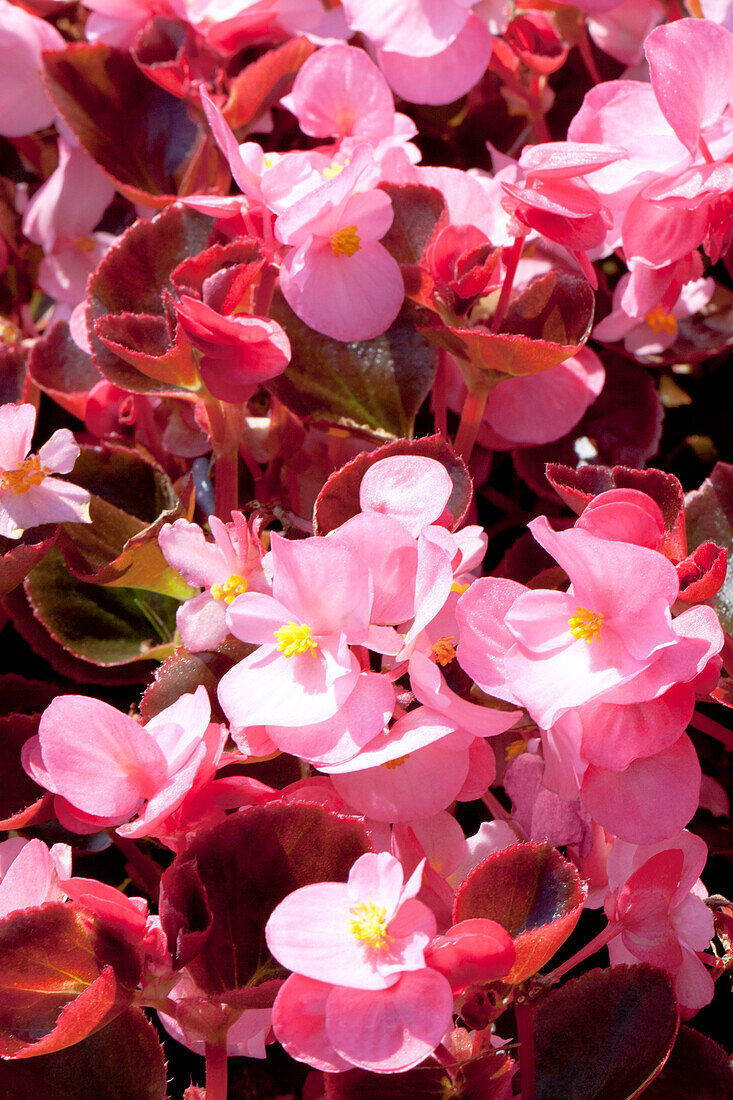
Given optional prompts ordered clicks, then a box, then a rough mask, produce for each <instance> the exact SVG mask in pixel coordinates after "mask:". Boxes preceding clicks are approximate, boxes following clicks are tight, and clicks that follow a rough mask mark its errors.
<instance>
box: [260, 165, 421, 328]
mask: <svg viewBox="0 0 733 1100" xmlns="http://www.w3.org/2000/svg"><path fill="white" fill-rule="evenodd" d="M373 156H374V154H373V152H372V150H371V148H370V146H368V145H359V146H357V148H356V149H355V150H354V152H353V154H352V156H351V159H350V161H349V163H348V164H347V165H346V166H345V167H343V168H342V169H340V170H338V171H336V174H335V175H333V177H332V178H331V179H326V180H325V181H324V182H323V183H322V184H321V185H320V186H319V187H317V188H316V189H315V190H314V191H311V192H310V193H308V194H306V195H305V196H304V197H303V198H301V199H299V200H298V201H297V202H295V203H293V205H292V206H290V207H288V209H287V210H286V211H285V212H284V213H282V214H280V216H279V217H278V219H277V221H276V222H275V234H276V236H277V238H278V240H280V241H281V242H282V243H283V244H285V245H291V246H292V247H291V249H290V251H289V252H288V254H287V255H286V256H285V259H284V260H283V262H282V266H281V267H280V287H281V290H282V292H283V294H284V296H285V298H286V299H287V302H288V304H289V305H290V307H291V309H292V310H293V311H294V312H295V313H297V315H298V316H299V317H300V318H301V320H303V321H305V322H306V324H308V325H310V327H311V328H314V329H315V330H316V332H322V333H324V334H325V335H326V336H331V337H333V338H334V339H336V340H369V339H371V338H373V337H375V336H381V334H382V333H383V332H385V331H386V330H387V329H388V328H389V326H390V325H391V324H392V322H393V321H394V320H395V318H396V317H397V314H398V313H399V311H400V308H401V306H402V302H403V299H404V293H405V291H404V283H403V281H402V274H401V272H400V267H399V264H398V263H397V261H396V260H395V259H394V257H393V256H392V255H391V254H390V253H389V252H388V251H387V249H386V248H385V247H384V246H383V245H381V244H379V240H380V238H381V237H383V236H384V234H385V233H386V232H387V230H388V229H389V227H390V225H391V224H392V217H393V211H392V203H391V201H390V198H389V196H388V195H387V194H386V193H385V192H384V191H379V190H376V189H374V188H369V189H367V190H361V191H359V190H358V186H359V183H360V181H361V180H362V177H364V176H365V175H366V174H368V173H369V172H370V171H371V167H372V163H373Z"/></svg>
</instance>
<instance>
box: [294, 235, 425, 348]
mask: <svg viewBox="0 0 733 1100" xmlns="http://www.w3.org/2000/svg"><path fill="white" fill-rule="evenodd" d="M280 288H281V290H282V292H283V294H284V296H285V298H286V299H287V302H288V305H289V306H290V308H291V309H292V310H293V312H294V313H297V315H298V317H300V319H301V320H302V321H305V323H306V324H307V325H310V327H311V328H313V329H315V330H316V332H322V333H323V334H324V335H325V336H331V337H332V338H333V339H334V340H343V341H352V340H371V339H373V338H375V337H377V336H381V335H382V334H383V333H384V332H386V331H387V329H388V328H389V326H390V325H391V324H392V322H393V321H394V320H395V318H396V317H397V314H398V313H399V311H400V308H401V306H402V302H403V299H404V296H405V287H404V283H403V281H402V273H401V271H400V266H399V264H398V263H397V261H396V260H395V259H394V257H393V256H391V255H390V253H389V252H387V249H386V248H384V247H383V246H382V245H381V244H379V243H378V242H377V241H365V242H364V243H363V244H362V245H361V247H360V248H359V250H358V252H355V253H354V254H353V255H352V256H346V255H344V254H339V255H334V254H333V252H332V250H331V245H330V243H329V242H328V241H323V242H319V243H313V244H312V245H311V247H310V248H308V249H307V251H303V250H301V249H297V250H296V251H293V252H291V253H289V255H288V256H286V258H285V260H284V261H283V264H282V266H281V268H280Z"/></svg>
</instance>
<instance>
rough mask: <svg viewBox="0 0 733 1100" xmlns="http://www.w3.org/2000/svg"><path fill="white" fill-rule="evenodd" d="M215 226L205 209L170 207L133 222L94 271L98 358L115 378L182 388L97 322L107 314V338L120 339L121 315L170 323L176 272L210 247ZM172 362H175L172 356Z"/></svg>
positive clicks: (149, 389)
mask: <svg viewBox="0 0 733 1100" xmlns="http://www.w3.org/2000/svg"><path fill="white" fill-rule="evenodd" d="M213 226H214V222H213V220H212V219H211V218H208V217H206V216H205V215H204V214H199V213H197V212H196V211H194V210H189V209H188V208H187V207H183V206H170V207H169V208H168V209H167V210H164V211H163V212H162V213H161V214H158V215H157V216H156V217H155V218H153V219H152V221H138V222H136V223H135V224H134V225H132V226H130V228H129V229H128V230H126V231H125V232H124V233H123V234H122V236H121V237H120V238H119V240H118V241H117V242H116V243H115V244H114V245H113V246H112V248H110V250H109V252H108V253H107V255H106V256H105V257H104V259H103V260H102V262H101V263H100V265H99V267H98V268H97V270H96V271H95V272H94V274H93V275H92V276H91V278H90V280H89V284H88V287H87V313H86V319H87V330H88V333H89V340H90V343H91V347H92V355H93V356H94V361H95V363H96V364H97V366H98V367H99V369H100V370H101V372H102V374H103V375H104V376H105V377H106V378H108V379H109V380H110V381H111V382H114V383H115V384H116V385H118V386H121V387H122V388H123V389H126V390H131V391H132V392H133V393H171V392H173V393H175V392H177V391H176V386H175V385H174V386H171V384H170V383H169V382H166V381H161V380H160V379H156V378H155V377H152V376H150V375H148V374H145V373H143V372H142V371H141V370H140V369H138V367H136V366H133V365H132V364H131V363H130V362H128V361H127V360H126V359H124V358H121V357H120V356H119V355H117V354H116V353H115V351H114V350H113V349H112V348H110V347H109V346H108V345H107V344H105V343H104V341H103V340H102V339H100V337H99V335H98V333H97V331H96V325H97V322H101V320H102V319H103V318H104V319H105V324H106V325H107V328H106V329H105V328H104V327H103V331H105V332H107V333H108V336H107V339H108V340H109V341H110V343H112V344H115V343H118V344H119V343H120V337H121V335H122V332H121V329H120V325H121V324H123V321H122V320H121V318H123V317H124V316H125V315H131V316H139V315H145V316H147V317H149V318H153V317H157V318H159V322H155V323H156V325H158V326H160V325H161V324H165V320H166V316H167V314H166V307H165V302H164V298H165V295H166V294H172V292H173V285H172V283H171V278H170V276H171V272H173V271H174V270H175V269H176V267H178V265H179V264H180V263H181V262H182V261H183V260H186V259H188V258H189V257H190V256H195V255H197V254H198V253H199V252H201V251H202V250H203V249H205V248H206V247H207V246H208V244H209V237H210V236H211V230H212V229H213ZM135 331H136V332H137V330H135ZM112 335H114V339H112ZM137 336H140V333H137ZM130 339H132V336H130ZM120 346H121V345H120ZM125 347H126V348H127V349H129V350H130V351H131V352H135V351H137V352H140V351H141V348H140V347H137V348H136V347H135V346H134V345H131V344H127V345H125ZM161 348H162V345H161V344H160V343H158V344H156V345H155V346H154V347H153V348H152V349H151V347H148V351H151V350H155V351H156V352H157V353H158V354H159V353H160V350H161ZM128 358H129V356H128ZM155 358H156V356H155V355H151V356H150V369H151V370H154V369H155V362H154V360H155ZM140 362H141V363H142V360H141V361H140ZM184 366H185V363H184ZM166 367H167V368H170V367H171V363H170V362H169V361H168V360H166ZM186 377H187V376H186Z"/></svg>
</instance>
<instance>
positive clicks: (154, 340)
mask: <svg viewBox="0 0 733 1100" xmlns="http://www.w3.org/2000/svg"><path fill="white" fill-rule="evenodd" d="M94 332H95V335H97V336H98V337H99V339H100V340H101V341H102V343H103V344H104V346H105V347H106V348H107V350H108V351H110V352H112V354H113V355H116V356H117V358H118V359H121V360H122V361H123V362H124V363H127V365H128V366H129V367H132V369H133V370H135V371H138V372H139V373H140V374H142V375H144V377H145V378H148V379H149V380H150V381H151V382H153V383H156V384H160V385H162V386H164V387H166V390H167V391H175V390H178V389H183V390H197V389H198V388H199V387H200V379H199V373H198V368H197V366H196V362H195V360H194V357H193V352H192V350H191V344H190V342H189V340H188V338H187V336H186V333H185V332H184V331H183V329H182V328H181V327H180V325H179V326H178V327H177V328H176V335H175V339H174V341H173V343H171V335H170V332H169V329H168V323H167V321H166V320H165V318H164V317H158V316H156V315H155V314H153V315H150V314H145V313H140V314H136V313H119V314H115V315H114V316H107V317H99V318H97V320H96V321H95V322H94Z"/></svg>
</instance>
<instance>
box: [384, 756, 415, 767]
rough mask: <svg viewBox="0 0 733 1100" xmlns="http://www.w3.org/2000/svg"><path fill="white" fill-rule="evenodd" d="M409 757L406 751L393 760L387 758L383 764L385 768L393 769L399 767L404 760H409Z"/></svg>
mask: <svg viewBox="0 0 733 1100" xmlns="http://www.w3.org/2000/svg"><path fill="white" fill-rule="evenodd" d="M409 759H410V754H409V752H408V753H405V755H404V756H398V757H397V758H396V759H395V760H388V761H387V763H386V764H385V765H384V766H385V768H389V770H390V771H394V769H395V768H401V767H402V765H403V764H404V762H405V760H409Z"/></svg>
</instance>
